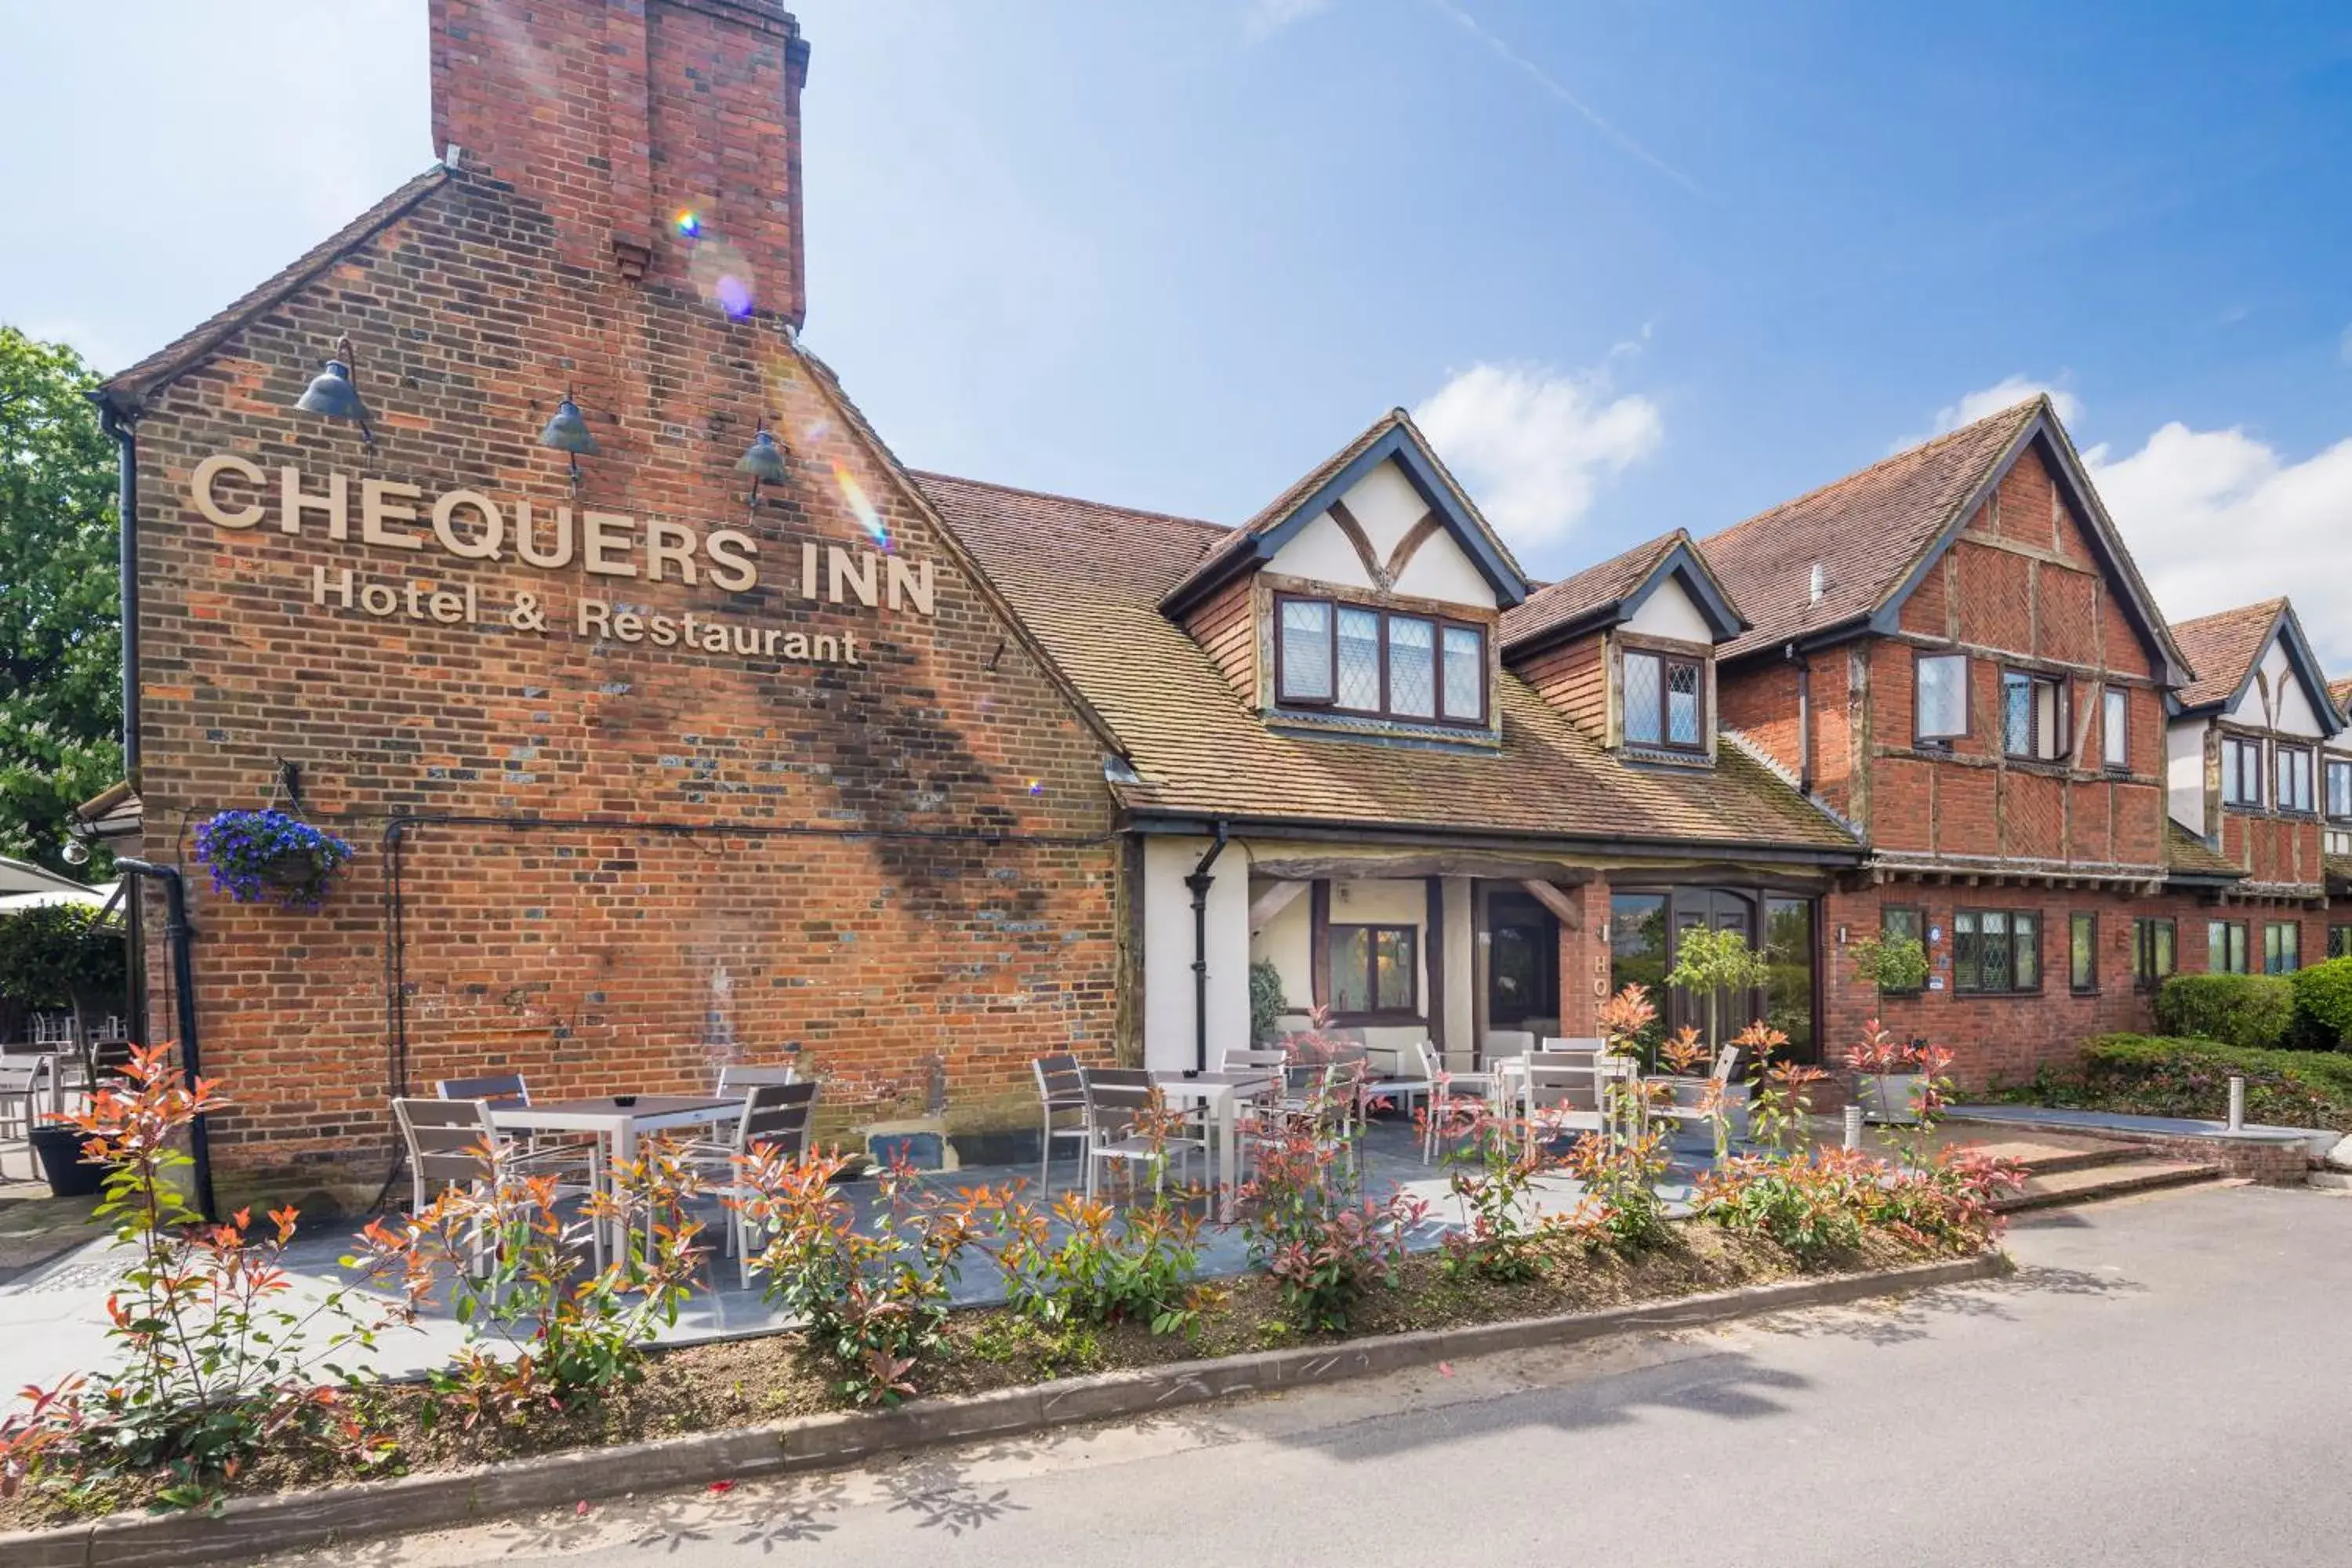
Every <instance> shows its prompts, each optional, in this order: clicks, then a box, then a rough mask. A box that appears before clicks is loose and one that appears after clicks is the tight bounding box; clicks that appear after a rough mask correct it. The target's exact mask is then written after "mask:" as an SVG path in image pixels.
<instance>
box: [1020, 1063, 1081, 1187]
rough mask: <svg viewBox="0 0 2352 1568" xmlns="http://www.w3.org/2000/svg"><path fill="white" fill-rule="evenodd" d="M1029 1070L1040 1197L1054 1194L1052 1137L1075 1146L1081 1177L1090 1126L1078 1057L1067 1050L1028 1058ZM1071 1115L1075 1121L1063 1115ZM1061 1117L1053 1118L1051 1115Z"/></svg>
mask: <svg viewBox="0 0 2352 1568" xmlns="http://www.w3.org/2000/svg"><path fill="white" fill-rule="evenodd" d="M1029 1070H1030V1071H1031V1072H1032V1073H1034V1074H1035V1075H1036V1079H1037V1194H1038V1196H1039V1197H1041V1198H1049V1197H1052V1196H1053V1195H1054V1140H1055V1139H1056V1138H1061V1139H1066V1140H1067V1141H1069V1142H1074V1143H1076V1145H1077V1146H1078V1170H1079V1176H1080V1179H1081V1180H1085V1179H1086V1172H1087V1169H1088V1168H1089V1166H1088V1162H1087V1144H1088V1142H1089V1141H1090V1140H1091V1138H1092V1136H1093V1127H1092V1124H1091V1123H1090V1122H1089V1121H1088V1120H1087V1077H1086V1072H1085V1070H1084V1069H1083V1068H1080V1067H1079V1066H1078V1058H1076V1057H1074V1056H1071V1055H1070V1054H1069V1053H1068V1052H1066V1051H1065V1052H1061V1053H1058V1054H1056V1055H1054V1056H1045V1057H1035V1058H1031V1060H1030V1063H1029ZM1073 1115H1075V1116H1076V1118H1077V1120H1076V1121H1068V1120H1067V1118H1069V1117H1071V1116H1073ZM1057 1116H1058V1117H1061V1118H1064V1120H1063V1121H1058V1122H1057V1121H1055V1117H1057Z"/></svg>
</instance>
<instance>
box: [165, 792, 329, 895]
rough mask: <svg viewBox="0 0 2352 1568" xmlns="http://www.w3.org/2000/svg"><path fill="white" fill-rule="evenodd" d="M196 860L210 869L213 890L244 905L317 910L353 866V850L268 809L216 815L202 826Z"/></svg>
mask: <svg viewBox="0 0 2352 1568" xmlns="http://www.w3.org/2000/svg"><path fill="white" fill-rule="evenodd" d="M196 858H197V860H199V861H200V862H202V863H203V864H204V865H205V866H206V867H208V868H211V870H212V874H213V890H214V891H215V892H217V893H226V894H227V895H228V896H229V897H230V898H231V899H234V900H236V901H237V902H238V903H240V904H257V903H274V904H278V905H279V906H281V907H283V908H285V909H289V910H316V909H317V908H318V907H319V906H320V904H322V903H324V902H326V900H327V895H328V893H329V892H330V891H331V890H332V889H333V887H334V883H335V878H336V875H337V874H338V873H339V872H340V871H341V869H342V868H343V867H345V866H347V865H349V864H350V863H351V858H352V847H351V846H350V845H349V844H347V843H345V842H344V841H343V840H342V839H341V838H338V837H335V836H334V835H333V834H331V833H329V832H327V831H325V830H324V829H323V828H318V827H313V826H310V824H309V823H307V822H305V821H303V820H302V819H301V818H300V817H299V816H289V814H288V813H286V812H282V811H279V810H278V809H276V808H275V807H270V808H268V809H266V810H262V811H223V812H217V813H215V815H213V816H210V817H207V818H206V819H205V821H203V822H201V823H199V824H198V825H197V826H196Z"/></svg>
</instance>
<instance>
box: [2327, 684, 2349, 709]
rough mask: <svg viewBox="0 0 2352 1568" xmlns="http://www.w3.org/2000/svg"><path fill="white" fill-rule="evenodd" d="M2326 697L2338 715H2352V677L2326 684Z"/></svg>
mask: <svg viewBox="0 0 2352 1568" xmlns="http://www.w3.org/2000/svg"><path fill="white" fill-rule="evenodd" d="M2327 695H2328V697H2329V699H2330V700H2333V701H2334V702H2335V704H2336V711H2337V712H2339V713H2352V676H2346V677H2344V678H2343V679H2338V680H2331V681H2329V682H2328V683H2327Z"/></svg>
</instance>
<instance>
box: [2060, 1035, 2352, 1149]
mask: <svg viewBox="0 0 2352 1568" xmlns="http://www.w3.org/2000/svg"><path fill="white" fill-rule="evenodd" d="M2240 1073H2242V1074H2243V1075H2244V1076H2245V1079H2246V1120H2247V1121H2261V1122H2267V1123H2269V1124H2270V1125H2272V1126H2273V1127H2329V1128H2334V1129H2335V1130H2336V1131H2339V1132H2352V1055H2346V1054H2341V1053H2337V1052H2334V1051H2282V1050H2261V1049H2255V1048H2252V1047H2242V1046H2226V1045H2223V1044H2221V1042H2219V1041H2216V1040H2182V1039H2168V1038H2166V1037H2162V1036H2158V1035H2101V1036H2099V1037H2097V1038H2095V1039H2093V1040H2087V1041H2085V1042H2084V1046H2083V1055H2082V1060H2081V1068H2080V1078H2079V1079H2078V1080H2076V1081H2074V1082H2072V1083H2064V1082H2056V1081H2052V1080H2050V1079H2044V1080H2043V1081H2042V1082H2041V1083H2040V1084H2037V1086H2036V1089H2037V1098H2042V1099H2046V1100H2056V1101H2058V1102H2060V1103H2063V1104H2072V1105H2080V1106H2085V1107H2088V1108H2090V1109H2095V1110H2116V1111H2123V1112H2126V1113H2127V1114H2131V1115H2138V1116H2192V1117H2202V1118H2205V1119H2207V1120H2209V1121H2220V1120H2221V1118H2223V1117H2224V1116H2227V1115H2228V1114H2229V1110H2230V1079H2231V1075H2232V1074H2240Z"/></svg>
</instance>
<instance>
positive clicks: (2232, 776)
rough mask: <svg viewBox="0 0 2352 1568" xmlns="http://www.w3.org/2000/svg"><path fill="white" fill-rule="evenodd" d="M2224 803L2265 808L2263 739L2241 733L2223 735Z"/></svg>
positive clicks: (2250, 807) (2253, 808)
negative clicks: (2244, 736) (2255, 739)
mask: <svg viewBox="0 0 2352 1568" xmlns="http://www.w3.org/2000/svg"><path fill="white" fill-rule="evenodd" d="M2221 804H2222V805H2236V806H2243V807H2245V808H2246V809H2248V810H2250V811H2260V810H2261V809H2262V808H2263V743H2262V742H2260V741H2249V740H2246V739H2244V738H2243V737H2242V736H2238V735H2224V736H2222V737H2221Z"/></svg>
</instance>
